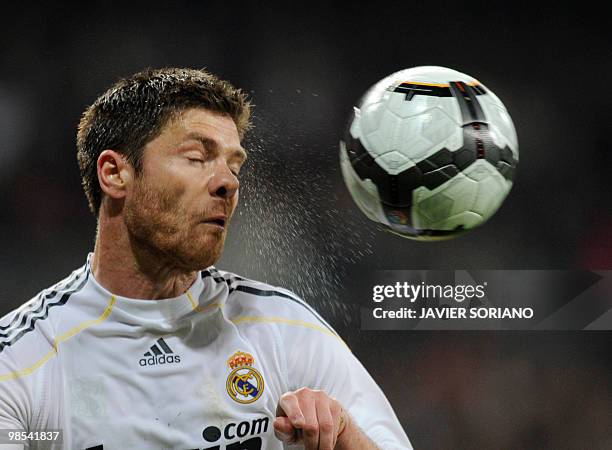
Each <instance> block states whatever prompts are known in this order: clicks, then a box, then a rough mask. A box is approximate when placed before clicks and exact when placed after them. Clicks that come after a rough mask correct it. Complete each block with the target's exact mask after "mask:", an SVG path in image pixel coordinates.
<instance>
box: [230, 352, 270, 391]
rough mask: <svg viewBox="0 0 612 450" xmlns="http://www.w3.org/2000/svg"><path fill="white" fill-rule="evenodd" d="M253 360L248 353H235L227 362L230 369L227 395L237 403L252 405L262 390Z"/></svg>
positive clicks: (261, 382)
mask: <svg viewBox="0 0 612 450" xmlns="http://www.w3.org/2000/svg"><path fill="white" fill-rule="evenodd" d="M254 363H255V358H253V356H252V355H250V354H249V353H245V352H241V351H237V352H236V353H234V354H233V355H232V356H230V357H229V359H228V360H227V365H228V367H229V368H230V369H231V372H230V374H229V375H228V376H227V383H226V388H227V393H228V394H229V396H230V397H231V398H232V399H233V400H234V401H237V402H238V403H253V402H254V401H255V400H257V399H258V398H259V397H261V394H262V393H263V390H264V380H263V377H262V376H261V374H260V373H259V372H258V371H257V369H255V368H254V367H253V364H254Z"/></svg>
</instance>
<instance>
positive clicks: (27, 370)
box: [0, 295, 116, 382]
mask: <svg viewBox="0 0 612 450" xmlns="http://www.w3.org/2000/svg"><path fill="white" fill-rule="evenodd" d="M115 301H116V298H115V296H114V295H113V296H112V297H111V299H110V301H109V302H108V305H107V306H106V309H105V310H104V312H103V313H102V315H101V316H100V317H98V318H97V319H91V320H86V321H85V322H83V323H81V324H80V325H77V326H76V327H74V328H71V329H70V330H68V331H67V332H65V333H64V334H61V335H59V336H58V337H56V338H55V339H54V340H53V349H52V350H51V351H50V352H49V353H47V354H46V355H45V356H43V357H42V358H40V359H39V360H38V361H36V362H35V363H34V364H32V365H31V366H30V367H26V368H25V369H21V370H17V371H15V372H10V373H7V374H6V375H0V382H2V381H8V380H14V379H17V378H21V377H25V376H27V375H30V374H32V373H33V372H34V371H36V370H37V369H39V368H40V367H42V366H43V365H44V364H45V363H46V362H47V361H49V359H51V358H52V357H53V356H55V355H56V354H57V349H58V347H59V345H60V344H61V343H63V342H66V341H67V340H68V339H70V338H71V337H73V336H75V335H77V334H79V333H80V332H81V331H83V330H84V329H85V328H89V327H91V326H93V325H97V324H99V323H102V322H104V321H105V320H106V319H108V316H110V314H111V312H112V311H113V306H114V305H115Z"/></svg>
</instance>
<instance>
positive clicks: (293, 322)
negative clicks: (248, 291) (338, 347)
mask: <svg viewBox="0 0 612 450" xmlns="http://www.w3.org/2000/svg"><path fill="white" fill-rule="evenodd" d="M231 322H232V323H234V324H236V325H237V324H239V323H242V322H255V323H282V324H285V325H292V326H295V327H305V328H310V329H312V330H317V331H320V332H322V333H325V334H327V335H329V336H333V337H335V338H336V339H338V340H339V341H340V342H342V344H343V345H344V346H345V347H347V348H348V345H346V343H345V342H344V341H343V340H342V339H341V338H340V336H338V335H337V334H335V333H332V332H331V331H329V330H328V329H327V328H324V327H321V326H319V325H315V324H313V323H309V322H303V321H301V320H293V319H286V318H284V317H273V316H241V317H236V318H235V319H231Z"/></svg>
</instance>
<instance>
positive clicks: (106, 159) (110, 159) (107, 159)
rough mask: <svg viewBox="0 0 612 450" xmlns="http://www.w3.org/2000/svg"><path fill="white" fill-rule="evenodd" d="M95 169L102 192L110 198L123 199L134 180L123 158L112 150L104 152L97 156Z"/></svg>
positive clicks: (131, 170)
mask: <svg viewBox="0 0 612 450" xmlns="http://www.w3.org/2000/svg"><path fill="white" fill-rule="evenodd" d="M97 169H98V182H99V183H100V188H101V189H102V192H104V194H106V195H108V196H109V197H110V198H114V199H122V198H124V197H125V195H126V190H127V188H128V187H129V186H130V184H131V183H132V180H133V179H134V169H133V168H132V166H131V164H130V163H128V162H127V160H126V159H125V157H124V156H123V155H122V154H120V153H118V152H116V151H114V150H104V151H103V152H102V153H100V156H98V164H97Z"/></svg>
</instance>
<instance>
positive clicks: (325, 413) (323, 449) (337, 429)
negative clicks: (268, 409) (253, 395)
mask: <svg viewBox="0 0 612 450" xmlns="http://www.w3.org/2000/svg"><path fill="white" fill-rule="evenodd" d="M348 421H349V416H348V414H347V413H346V411H344V409H342V406H341V405H340V403H338V401H337V400H336V399H334V398H332V397H330V396H328V395H327V394H326V393H325V392H324V391H317V390H313V389H309V388H306V387H304V388H301V389H298V390H297V391H293V392H286V393H285V394H283V395H282V396H281V398H280V400H279V401H278V405H277V407H276V419H275V420H274V434H275V435H276V437H277V438H278V439H280V440H281V441H283V442H285V443H287V444H295V443H299V442H301V443H303V444H304V447H305V448H306V450H332V449H333V448H335V446H336V442H337V441H338V437H339V436H340V435H341V434H342V432H343V431H344V430H345V429H346V426H347V424H348Z"/></svg>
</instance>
